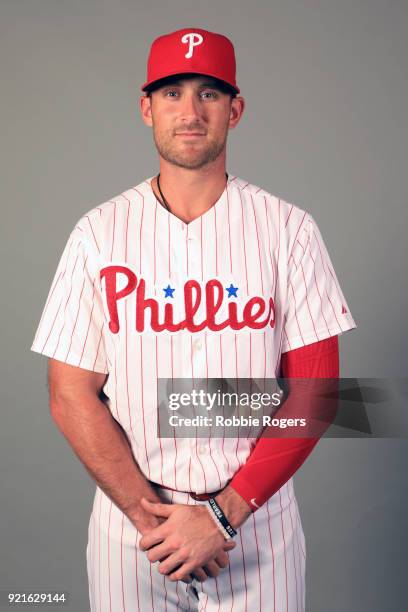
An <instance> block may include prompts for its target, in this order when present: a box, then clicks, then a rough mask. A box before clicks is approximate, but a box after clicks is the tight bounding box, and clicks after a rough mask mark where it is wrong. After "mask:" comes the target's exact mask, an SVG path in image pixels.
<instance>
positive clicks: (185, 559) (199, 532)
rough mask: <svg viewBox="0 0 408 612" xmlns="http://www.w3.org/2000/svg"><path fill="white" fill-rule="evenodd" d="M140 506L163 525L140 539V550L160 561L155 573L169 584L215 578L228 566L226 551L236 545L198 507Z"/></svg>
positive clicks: (142, 500)
mask: <svg viewBox="0 0 408 612" xmlns="http://www.w3.org/2000/svg"><path fill="white" fill-rule="evenodd" d="M141 506H142V507H143V508H144V509H145V510H146V511H149V512H151V513H152V514H154V515H155V516H156V517H162V518H165V519H166V520H165V522H164V523H162V524H161V525H159V526H158V527H156V528H155V529H152V530H151V531H149V532H148V533H147V534H146V535H144V536H143V537H142V539H141V540H140V543H139V547H140V549H141V550H143V551H148V552H147V557H148V559H149V561H150V562H151V563H154V562H156V561H161V563H160V564H159V567H158V570H159V572H160V573H161V574H166V575H167V576H168V578H169V579H170V580H171V581H176V580H183V579H184V581H186V580H185V578H186V577H188V576H189V575H190V574H194V576H195V577H196V578H197V579H198V580H200V581H204V580H206V579H207V578H208V576H217V575H218V573H219V571H220V569H221V568H223V567H226V566H227V565H228V556H227V554H226V552H227V551H229V550H232V549H233V548H235V546H236V544H235V542H232V541H227V540H225V538H224V537H223V535H222V533H221V532H220V531H219V529H218V528H217V526H216V525H215V523H214V521H213V520H212V518H211V517H210V516H209V514H208V510H207V509H206V508H204V507H203V506H201V505H198V506H189V505H187V504H162V503H152V502H149V501H147V500H146V499H145V498H142V499H141Z"/></svg>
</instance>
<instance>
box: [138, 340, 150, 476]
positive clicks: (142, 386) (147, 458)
mask: <svg viewBox="0 0 408 612" xmlns="http://www.w3.org/2000/svg"><path fill="white" fill-rule="evenodd" d="M139 338H140V382H141V396H142V397H141V399H142V421H143V438H144V447H145V453H146V462H147V470H148V472H149V480H150V478H151V477H150V463H149V455H148V452H147V443H146V422H145V411H144V384H143V335H142V334H140V335H139Z"/></svg>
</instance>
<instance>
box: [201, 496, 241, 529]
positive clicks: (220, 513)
mask: <svg viewBox="0 0 408 612" xmlns="http://www.w3.org/2000/svg"><path fill="white" fill-rule="evenodd" d="M208 503H209V504H210V507H211V510H212V511H213V512H214V514H215V516H216V517H217V519H218V520H219V522H220V523H221V525H222V526H223V527H224V529H225V531H226V532H227V533H228V535H229V536H230V537H231V538H233V537H234V536H236V535H237V532H236V531H235V529H234V528H233V527H232V525H230V524H229V522H228V519H227V517H226V516H225V514H224V513H223V511H222V510H221V508H220V507H219V505H218V504H217V502H216V501H215V499H214V497H210V499H209V500H208Z"/></svg>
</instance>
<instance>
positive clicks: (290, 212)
mask: <svg viewBox="0 0 408 612" xmlns="http://www.w3.org/2000/svg"><path fill="white" fill-rule="evenodd" d="M292 210H293V204H292V205H291V207H290V211H289V214H288V217H287V219H286V223H285V227H286V226H287V224H288V222H289V217H290V215H291V214H292Z"/></svg>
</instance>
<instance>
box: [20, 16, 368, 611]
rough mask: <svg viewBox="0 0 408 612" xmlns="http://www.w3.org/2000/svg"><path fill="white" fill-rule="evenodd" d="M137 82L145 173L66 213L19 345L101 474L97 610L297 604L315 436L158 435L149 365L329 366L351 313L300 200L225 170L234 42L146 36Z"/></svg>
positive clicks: (177, 370) (208, 36)
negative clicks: (301, 490)
mask: <svg viewBox="0 0 408 612" xmlns="http://www.w3.org/2000/svg"><path fill="white" fill-rule="evenodd" d="M142 90H143V92H144V95H143V96H142V97H141V100H140V109H141V116H142V119H143V121H144V123H145V124H146V125H147V126H149V127H152V129H153V137H154V142H155V145H156V149H157V151H158V155H159V165H160V170H159V173H158V174H157V175H155V176H153V177H150V178H148V179H146V180H144V181H142V182H141V183H139V184H138V185H136V186H135V187H132V188H130V189H127V190H126V191H124V192H123V193H121V194H120V195H118V196H117V197H114V198H112V199H111V200H109V201H107V202H105V203H103V204H102V205H100V206H96V207H95V208H93V209H92V210H90V211H89V212H88V213H86V214H84V215H83V217H82V218H81V219H80V220H79V221H78V223H77V224H76V226H75V228H74V229H73V231H72V232H71V235H70V237H69V240H68V242H67V244H66V247H65V250H64V252H63V254H62V257H61V260H60V263H59V265H58V268H57V271H56V274H55V277H54V280H53V283H52V286H51V288H50V292H49V296H48V299H47V302H46V305H45V308H44V312H43V315H42V318H41V321H40V324H39V327H38V330H37V333H36V337H35V339H34V343H33V345H32V350H34V351H37V352H39V353H42V354H44V355H47V356H48V357H49V358H50V359H49V388H50V407H51V412H52V416H53V418H54V419H55V422H56V423H57V425H58V427H59V428H60V429H61V431H62V432H63V434H64V435H65V437H66V438H67V440H68V441H69V443H70V445H71V446H72V448H73V450H74V452H75V453H76V454H77V456H78V457H79V459H80V460H81V461H82V463H83V464H84V466H85V467H86V469H87V470H88V472H89V473H90V474H91V476H92V477H93V478H94V479H95V481H96V484H97V487H96V493H95V498H94V504H93V510H92V514H91V517H90V522H89V531H88V546H87V568H88V580H89V596H90V605H91V610H92V611H97V610H98V611H104V610H112V611H114V612H117V611H119V610H132V611H133V610H142V611H145V610H176V609H190V610H199V609H200V610H202V609H206V610H237V611H238V610H239V611H240V610H247V609H248V610H255V609H257V610H262V611H266V610H274V611H275V612H279V611H284V610H285V611H286V612H294V611H295V610H296V611H301V610H304V606H305V558H306V556H305V539H304V534H303V530H302V525H301V521H300V517H299V512H298V506H297V501H296V498H295V494H294V489H293V481H292V476H293V474H294V473H295V471H296V470H297V469H298V468H299V467H300V465H301V464H302V463H303V462H304V460H305V459H306V457H307V456H308V455H309V454H310V452H311V450H312V448H313V447H314V445H315V444H316V442H317V440H318V437H319V436H315V437H309V438H304V439H300V440H299V439H296V438H293V439H290V438H288V439H276V440H274V439H271V438H269V439H268V438H266V437H263V436H262V437H261V438H260V439H259V441H257V440H254V439H251V438H249V437H242V438H228V437H226V438H224V439H222V438H212V439H211V440H209V439H208V438H207V439H203V438H200V437H199V436H194V437H189V438H187V437H186V438H177V437H173V438H165V437H160V436H158V435H157V421H158V415H157V379H158V378H169V379H172V380H174V379H177V378H190V379H192V380H194V379H197V378H205V379H211V378H234V379H240V378H250V379H252V378H254V379H257V378H260V379H268V378H275V377H276V376H278V375H280V374H283V375H284V376H285V377H287V378H291V377H296V376H297V377H304V378H308V377H311V378H312V377H314V378H319V377H327V378H330V377H333V378H336V377H338V345H337V336H338V335H339V334H341V333H343V332H344V331H346V330H348V329H352V328H353V327H355V326H356V325H355V322H354V320H353V318H352V316H351V314H350V312H349V309H348V306H347V304H346V301H345V298H344V295H343V294H342V291H341V289H340V287H339V284H338V281H337V278H336V275H335V273H334V270H333V266H332V264H331V261H330V258H329V255H328V253H327V250H326V247H325V245H324V242H323V239H322V237H321V234H320V232H319V230H318V227H317V225H316V223H315V221H314V219H313V218H312V217H311V215H310V214H308V213H307V212H305V211H303V210H302V209H300V208H299V207H297V206H295V205H293V204H289V203H287V202H285V201H284V200H282V199H279V198H277V197H275V196H273V195H271V194H269V193H268V192H266V191H264V190H263V189H261V188H259V187H257V186H255V185H252V184H250V183H248V181H245V180H243V179H241V178H239V177H237V176H235V175H231V174H230V173H227V171H226V143H227V136H228V132H229V130H230V129H234V128H235V127H236V126H237V125H238V123H239V121H240V119H241V117H242V114H243V111H244V107H245V102H244V99H243V98H242V96H239V95H238V94H239V93H240V90H239V88H238V86H237V84H236V81H235V54H234V48H233V45H232V43H231V41H230V40H229V39H227V38H226V37H225V36H222V35H220V34H216V33H213V32H208V31H206V30H202V29H197V28H185V29H182V30H178V31H176V32H173V33H171V34H168V35H164V36H161V37H159V38H158V39H156V40H155V41H154V42H153V44H152V47H151V50H150V55H149V60H148V70H147V81H146V82H145V83H144V85H143V86H142ZM292 395H294V393H293V394H292ZM287 405H288V406H289V407H290V401H289V400H288V404H287ZM285 406H286V403H285V404H284V408H285Z"/></svg>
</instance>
